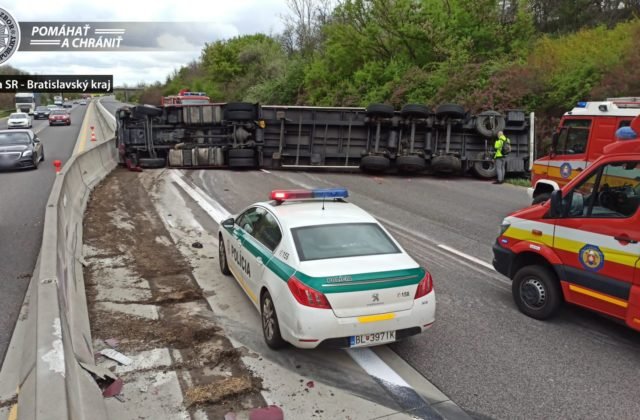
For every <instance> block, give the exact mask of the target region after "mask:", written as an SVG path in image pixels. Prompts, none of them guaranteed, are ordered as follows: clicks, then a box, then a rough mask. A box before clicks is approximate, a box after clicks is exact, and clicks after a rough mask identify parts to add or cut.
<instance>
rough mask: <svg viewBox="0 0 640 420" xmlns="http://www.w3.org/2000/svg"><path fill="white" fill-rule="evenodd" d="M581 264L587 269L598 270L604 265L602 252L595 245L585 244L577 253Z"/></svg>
mask: <svg viewBox="0 0 640 420" xmlns="http://www.w3.org/2000/svg"><path fill="white" fill-rule="evenodd" d="M578 258H579V259H580V263H581V264H582V266H583V267H584V268H585V269H586V270H589V271H598V270H600V269H601V268H602V266H603V265H604V254H603V253H602V251H600V248H598V247H597V246H595V245H585V246H584V247H582V249H581V250H580V253H579V255H578Z"/></svg>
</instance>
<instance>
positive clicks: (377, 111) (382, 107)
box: [367, 104, 393, 118]
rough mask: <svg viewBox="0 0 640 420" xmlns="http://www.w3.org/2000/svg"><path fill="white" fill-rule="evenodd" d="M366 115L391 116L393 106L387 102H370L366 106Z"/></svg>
mask: <svg viewBox="0 0 640 420" xmlns="http://www.w3.org/2000/svg"><path fill="white" fill-rule="evenodd" d="M367 116H369V117H382V118H391V117H393V107H392V106H391V105H387V104H370V105H369V106H368V107H367Z"/></svg>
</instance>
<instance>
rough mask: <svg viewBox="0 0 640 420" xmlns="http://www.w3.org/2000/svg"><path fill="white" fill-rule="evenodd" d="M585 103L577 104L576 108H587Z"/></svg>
mask: <svg viewBox="0 0 640 420" xmlns="http://www.w3.org/2000/svg"><path fill="white" fill-rule="evenodd" d="M587 103H588V102H585V101H580V102H578V105H577V107H578V108H586V107H587Z"/></svg>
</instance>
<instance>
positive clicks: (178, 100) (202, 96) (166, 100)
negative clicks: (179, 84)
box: [162, 89, 211, 106]
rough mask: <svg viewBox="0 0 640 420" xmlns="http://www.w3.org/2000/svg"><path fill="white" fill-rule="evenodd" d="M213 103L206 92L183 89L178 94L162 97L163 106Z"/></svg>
mask: <svg viewBox="0 0 640 420" xmlns="http://www.w3.org/2000/svg"><path fill="white" fill-rule="evenodd" d="M208 103H211V101H210V99H209V97H208V96H207V94H206V93H205V92H189V91H188V90H187V89H182V90H181V91H180V92H179V93H178V94H177V95H172V96H165V97H163V98H162V106H166V105H202V104H208Z"/></svg>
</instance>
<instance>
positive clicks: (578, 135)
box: [528, 98, 640, 204]
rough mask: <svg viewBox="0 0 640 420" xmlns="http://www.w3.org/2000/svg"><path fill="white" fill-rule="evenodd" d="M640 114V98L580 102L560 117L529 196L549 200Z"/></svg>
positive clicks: (535, 167)
mask: <svg viewBox="0 0 640 420" xmlns="http://www.w3.org/2000/svg"><path fill="white" fill-rule="evenodd" d="M638 115H640V98H610V99H607V100H606V101H598V102H578V104H577V106H576V107H575V108H573V109H572V110H571V111H569V112H566V113H565V114H564V115H563V117H562V119H561V120H560V125H559V127H558V131H557V132H556V133H555V134H554V135H553V138H552V143H551V149H550V152H549V154H548V155H546V156H543V157H541V158H539V159H536V160H535V161H534V163H533V166H532V168H531V188H529V190H528V193H529V197H530V198H531V199H532V202H533V204H537V203H542V202H544V201H546V200H548V199H549V197H550V196H551V193H552V192H553V191H555V190H557V189H559V188H560V187H562V186H564V185H566V184H567V183H568V182H569V181H571V180H572V179H573V178H575V177H576V176H577V175H578V174H580V172H582V171H583V170H585V169H586V168H587V167H588V166H589V165H590V164H591V163H592V162H593V161H595V160H596V159H597V158H599V157H600V156H602V154H603V153H604V147H605V146H607V145H609V144H611V143H612V142H613V141H614V140H615V136H614V134H615V132H616V130H617V129H619V128H620V127H624V126H628V125H629V123H630V122H631V120H632V119H633V118H634V117H636V116H638Z"/></svg>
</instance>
